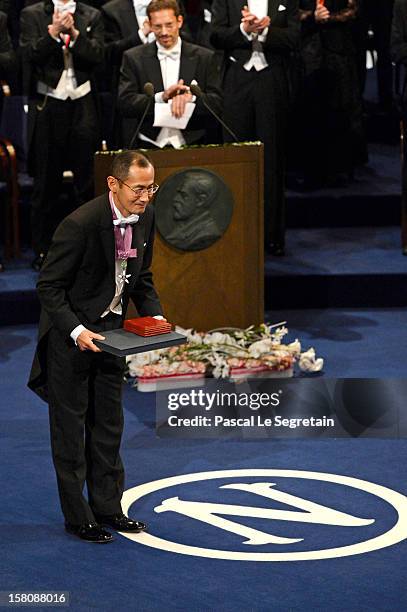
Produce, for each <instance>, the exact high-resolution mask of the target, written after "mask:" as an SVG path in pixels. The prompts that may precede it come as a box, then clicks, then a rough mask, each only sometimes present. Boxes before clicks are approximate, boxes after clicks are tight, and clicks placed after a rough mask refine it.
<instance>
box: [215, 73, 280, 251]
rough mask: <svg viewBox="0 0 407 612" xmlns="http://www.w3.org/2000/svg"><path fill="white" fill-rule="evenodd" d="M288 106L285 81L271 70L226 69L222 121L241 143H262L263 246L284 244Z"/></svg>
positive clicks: (230, 138) (228, 137) (226, 135)
mask: <svg viewBox="0 0 407 612" xmlns="http://www.w3.org/2000/svg"><path fill="white" fill-rule="evenodd" d="M279 68H280V67H279ZM279 72H280V70H279ZM287 106H288V90H287V87H286V83H285V79H284V78H283V79H282V80H281V79H277V78H276V76H275V74H273V71H272V69H271V68H270V67H269V68H266V69H264V70H261V71H260V72H256V71H255V70H254V69H252V70H250V71H249V72H248V71H247V70H245V69H244V68H243V67H242V66H240V65H238V64H232V65H231V66H230V68H229V69H228V71H227V73H226V77H225V84H224V119H225V122H226V123H227V125H229V127H230V128H231V129H232V131H233V132H235V134H236V136H237V137H238V139H239V140H240V141H248V140H261V141H262V142H263V143H264V240H265V243H266V244H269V243H270V242H273V243H277V244H284V231H285V195H284V182H285V140H286V122H287ZM224 136H225V140H226V141H229V142H230V141H231V140H232V137H231V136H229V135H228V134H227V133H226V132H225V134H224Z"/></svg>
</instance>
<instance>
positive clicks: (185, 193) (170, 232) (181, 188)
mask: <svg viewBox="0 0 407 612" xmlns="http://www.w3.org/2000/svg"><path fill="white" fill-rule="evenodd" d="M155 210H156V223H157V229H158V231H159V233H160V235H161V236H162V238H163V239H164V240H165V241H166V242H167V243H168V244H169V245H171V246H173V247H175V248H176V249H180V250H182V251H200V250H202V249H206V248H208V247H209V246H211V245H212V244H214V243H215V242H216V241H217V240H219V238H221V237H222V236H223V234H224V233H225V231H226V230H227V228H228V227H229V224H230V221H231V219H232V214H233V195H232V192H231V191H230V189H229V187H228V186H227V185H226V183H225V182H224V181H223V179H222V178H221V177H220V176H218V175H217V174H215V172H212V171H211V170H206V169H204V168H191V169H188V170H181V171H180V172H175V173H174V174H172V175H171V176H170V177H168V178H167V179H166V180H165V181H164V182H163V183H162V185H161V187H160V190H159V192H158V193H157V196H156V198H155Z"/></svg>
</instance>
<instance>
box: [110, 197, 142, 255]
mask: <svg viewBox="0 0 407 612" xmlns="http://www.w3.org/2000/svg"><path fill="white" fill-rule="evenodd" d="M109 202H110V208H111V209H112V215H113V219H114V220H117V215H116V211H115V209H114V206H113V197H112V192H111V191H110V192H109ZM113 227H114V241H115V257H116V259H129V258H131V257H137V249H132V248H131V242H132V239H133V228H132V226H131V223H127V224H126V229H125V230H124V236H122V232H121V229H120V227H118V226H117V225H114V226H113Z"/></svg>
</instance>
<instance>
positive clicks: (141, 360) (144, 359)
mask: <svg viewBox="0 0 407 612" xmlns="http://www.w3.org/2000/svg"><path fill="white" fill-rule="evenodd" d="M165 350H166V349H158V350H157V351H148V352H146V353H136V354H135V355H128V356H127V357H126V362H127V365H128V366H129V375H130V376H137V372H138V370H139V369H140V368H142V367H143V366H145V365H150V364H151V363H157V361H159V360H160V358H161V356H162V353H163V352H164V351H165Z"/></svg>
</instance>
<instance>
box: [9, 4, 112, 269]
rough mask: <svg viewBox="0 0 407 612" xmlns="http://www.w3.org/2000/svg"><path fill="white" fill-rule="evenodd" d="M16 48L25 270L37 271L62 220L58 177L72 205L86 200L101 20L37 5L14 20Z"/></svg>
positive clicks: (88, 12)
mask: <svg viewBox="0 0 407 612" xmlns="http://www.w3.org/2000/svg"><path fill="white" fill-rule="evenodd" d="M20 46H21V53H22V59H23V90H24V93H25V94H28V95H29V99H30V109H29V125H28V145H29V154H30V155H29V157H30V167H31V170H32V172H33V174H34V192H33V196H32V201H31V207H32V208H31V211H32V212H31V231H32V240H33V247H34V252H35V255H36V259H35V260H34V262H33V266H34V268H35V269H40V267H41V265H42V262H43V260H44V258H45V255H46V253H47V250H48V247H49V245H50V242H51V238H52V234H53V232H54V230H55V228H56V226H57V225H58V223H59V222H60V221H61V219H62V216H63V215H61V212H60V211H59V210H58V206H57V205H56V203H57V199H58V195H59V193H60V190H61V184H62V177H63V172H64V171H65V170H72V171H73V174H74V188H75V204H76V205H77V204H81V203H83V202H85V201H86V200H88V199H89V198H90V197H92V194H93V154H94V151H95V150H96V148H97V144H98V143H97V133H98V121H97V113H96V106H95V100H94V94H95V91H94V89H95V88H94V85H93V83H92V77H93V74H94V71H95V69H96V67H97V66H98V65H99V64H100V63H101V62H102V60H103V22H102V16H101V14H100V12H99V11H98V10H96V9H94V8H92V7H90V6H87V5H86V4H83V3H81V2H74V1H73V0H45V2H38V3H37V4H34V5H33V6H29V7H27V8H25V9H24V10H23V11H22V13H21V36H20ZM72 208H74V206H71V209H72Z"/></svg>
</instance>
